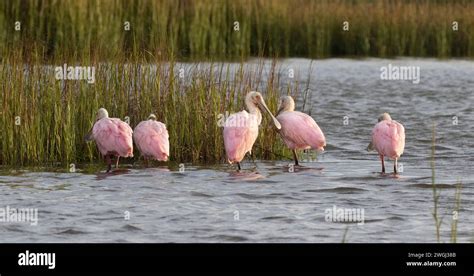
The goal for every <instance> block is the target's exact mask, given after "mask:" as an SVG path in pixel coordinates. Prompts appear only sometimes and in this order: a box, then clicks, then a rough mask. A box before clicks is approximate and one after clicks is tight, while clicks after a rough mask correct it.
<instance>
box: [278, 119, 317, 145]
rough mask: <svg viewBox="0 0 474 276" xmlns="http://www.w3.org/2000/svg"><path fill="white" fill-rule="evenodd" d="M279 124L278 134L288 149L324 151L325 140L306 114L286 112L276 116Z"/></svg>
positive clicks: (315, 124)
mask: <svg viewBox="0 0 474 276" xmlns="http://www.w3.org/2000/svg"><path fill="white" fill-rule="evenodd" d="M277 120H278V121H279V122H280V124H281V130H280V134H281V136H282V138H283V141H284V142H285V144H286V145H287V146H288V147H289V148H290V149H309V148H312V149H317V150H324V147H325V146H326V138H325V137H324V133H323V132H322V131H321V129H320V128H319V126H318V124H317V123H316V122H315V121H314V119H313V118H311V116H309V115H308V114H305V113H302V112H298V111H287V112H283V113H281V114H280V115H278V116H277Z"/></svg>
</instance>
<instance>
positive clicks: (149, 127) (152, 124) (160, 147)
mask: <svg viewBox="0 0 474 276" xmlns="http://www.w3.org/2000/svg"><path fill="white" fill-rule="evenodd" d="M133 139H134V140H135V143H136V144H137V147H138V149H139V150H140V152H141V153H142V155H143V156H145V157H148V158H149V157H151V158H153V159H156V160H160V161H167V160H168V157H169V154H170V144H169V135H168V130H167V129H166V125H165V124H163V123H161V122H157V121H153V120H148V121H143V122H140V123H139V124H138V125H137V126H136V127H135V130H134V132H133Z"/></svg>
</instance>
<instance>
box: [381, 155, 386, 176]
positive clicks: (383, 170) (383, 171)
mask: <svg viewBox="0 0 474 276" xmlns="http://www.w3.org/2000/svg"><path fill="white" fill-rule="evenodd" d="M380 160H382V173H385V163H384V161H383V155H380Z"/></svg>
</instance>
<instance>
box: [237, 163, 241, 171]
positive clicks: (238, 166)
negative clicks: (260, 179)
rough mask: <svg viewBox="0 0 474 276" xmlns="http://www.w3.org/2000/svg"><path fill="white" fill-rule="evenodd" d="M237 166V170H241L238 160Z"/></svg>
mask: <svg viewBox="0 0 474 276" xmlns="http://www.w3.org/2000/svg"><path fill="white" fill-rule="evenodd" d="M237 168H239V170H238V171H239V172H240V170H242V169H241V168H240V162H237Z"/></svg>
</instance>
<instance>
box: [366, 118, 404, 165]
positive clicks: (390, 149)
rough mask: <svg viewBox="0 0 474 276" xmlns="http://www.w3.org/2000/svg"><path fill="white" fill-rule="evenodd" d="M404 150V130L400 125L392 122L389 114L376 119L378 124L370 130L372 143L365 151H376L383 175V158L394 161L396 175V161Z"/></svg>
mask: <svg viewBox="0 0 474 276" xmlns="http://www.w3.org/2000/svg"><path fill="white" fill-rule="evenodd" d="M404 148H405V128H404V127H403V125H402V124H400V123H399V122H397V121H394V120H392V118H391V117H390V114H388V113H384V114H382V115H380V117H379V118H378V123H377V124H376V125H375V127H374V129H373V130H372V142H371V143H370V144H369V146H368V147H367V150H369V151H370V150H376V151H377V152H378V153H379V155H380V160H381V161H382V173H385V164H384V157H385V156H386V157H388V158H390V159H392V160H395V162H394V163H393V172H394V173H395V174H397V159H398V158H400V155H402V154H403V149H404Z"/></svg>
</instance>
